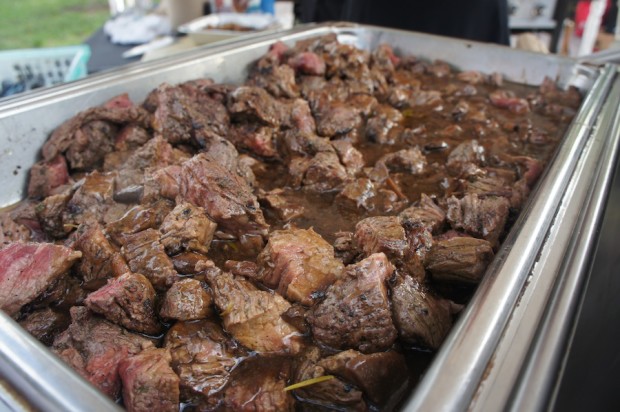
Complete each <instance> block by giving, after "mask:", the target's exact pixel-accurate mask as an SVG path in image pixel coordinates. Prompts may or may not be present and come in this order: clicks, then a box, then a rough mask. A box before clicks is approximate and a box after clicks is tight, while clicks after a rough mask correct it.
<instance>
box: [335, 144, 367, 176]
mask: <svg viewBox="0 0 620 412" xmlns="http://www.w3.org/2000/svg"><path fill="white" fill-rule="evenodd" d="M332 146H333V147H334V149H335V150H336V153H337V154H338V157H339V158H340V163H342V165H343V166H344V167H345V168H346V169H347V173H348V174H349V176H355V175H357V174H358V173H359V172H361V170H362V168H363V167H364V156H363V155H362V153H361V152H360V151H359V150H357V149H356V148H355V147H354V146H353V144H351V142H350V141H348V140H334V141H333V142H332Z"/></svg>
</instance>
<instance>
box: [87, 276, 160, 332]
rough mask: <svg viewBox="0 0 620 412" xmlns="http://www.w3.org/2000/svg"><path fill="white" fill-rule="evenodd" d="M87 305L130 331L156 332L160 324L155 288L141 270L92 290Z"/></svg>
mask: <svg viewBox="0 0 620 412" xmlns="http://www.w3.org/2000/svg"><path fill="white" fill-rule="evenodd" d="M84 303H85V304H86V307H87V308H89V309H90V310H92V311H93V312H95V313H99V314H100V315H103V316H104V317H105V318H106V319H108V320H109V321H111V322H114V323H116V324H118V325H121V326H124V327H126V328H127V329H129V330H132V331H135V332H140V333H145V334H147V335H156V334H158V333H159V332H161V324H160V323H159V322H158V320H157V318H156V317H155V309H154V306H155V289H153V286H152V285H151V283H150V282H149V281H148V279H147V278H145V277H144V276H142V275H141V274H139V273H131V272H127V273H125V274H124V275H121V276H119V277H118V278H114V279H110V280H109V281H108V284H107V285H105V286H104V287H102V288H100V289H98V290H97V291H95V292H93V293H91V294H90V295H88V297H86V300H85V301H84Z"/></svg>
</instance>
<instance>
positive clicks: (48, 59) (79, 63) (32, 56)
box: [0, 45, 91, 90]
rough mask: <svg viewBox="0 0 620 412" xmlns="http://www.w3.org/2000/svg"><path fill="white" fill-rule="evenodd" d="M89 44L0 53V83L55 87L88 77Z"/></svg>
mask: <svg viewBox="0 0 620 412" xmlns="http://www.w3.org/2000/svg"><path fill="white" fill-rule="evenodd" d="M90 54H91V52H90V47H88V46H87V45H78V46H65V47H47V48H41V49H18V50H7V51H3V52H0V82H2V84H3V86H5V85H7V84H11V83H13V84H19V82H20V80H21V81H22V83H24V84H25V83H29V84H30V85H33V86H35V87H26V88H25V90H29V89H31V88H36V87H46V86H53V85H55V84H61V83H66V82H70V81H72V80H77V79H81V78H82V77H85V76H86V75H87V74H88V72H87V68H86V64H87V63H88V59H89V58H90Z"/></svg>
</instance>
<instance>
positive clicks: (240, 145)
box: [228, 123, 278, 158]
mask: <svg viewBox="0 0 620 412" xmlns="http://www.w3.org/2000/svg"><path fill="white" fill-rule="evenodd" d="M275 133H276V129H275V128H273V127H270V126H263V125H260V124H257V123H241V124H236V125H233V126H232V127H231V130H230V134H229V135H228V138H229V139H230V141H231V142H232V143H233V144H234V145H235V147H236V148H237V149H239V150H244V151H250V152H252V153H254V154H256V155H258V156H261V157H266V158H273V157H275V156H277V154H278V152H277V150H276V145H275Z"/></svg>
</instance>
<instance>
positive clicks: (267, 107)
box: [228, 86, 283, 126]
mask: <svg viewBox="0 0 620 412" xmlns="http://www.w3.org/2000/svg"><path fill="white" fill-rule="evenodd" d="M282 109H283V106H282V105H281V104H280V103H279V102H278V101H277V100H276V99H274V98H273V97H272V96H270V95H269V93H267V92H266V91H265V90H264V89H261V88H259V87H250V86H241V87H238V88H237V89H235V90H234V91H232V92H231V93H230V94H229V95H228V111H229V112H230V115H231V117H232V118H233V119H236V120H239V121H256V122H259V123H261V124H264V125H267V126H279V125H280V123H281V119H282V117H283V113H282Z"/></svg>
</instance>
